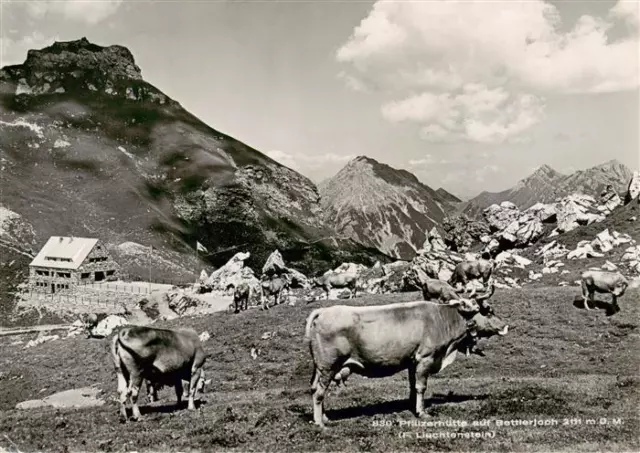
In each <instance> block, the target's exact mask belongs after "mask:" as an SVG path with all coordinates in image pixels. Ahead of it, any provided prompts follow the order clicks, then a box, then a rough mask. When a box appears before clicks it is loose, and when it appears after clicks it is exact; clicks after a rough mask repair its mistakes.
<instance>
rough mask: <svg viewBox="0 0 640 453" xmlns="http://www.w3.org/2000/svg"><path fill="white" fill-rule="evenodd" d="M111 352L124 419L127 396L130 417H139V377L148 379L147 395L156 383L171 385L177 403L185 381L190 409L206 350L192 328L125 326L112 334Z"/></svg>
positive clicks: (192, 407) (193, 405)
mask: <svg viewBox="0 0 640 453" xmlns="http://www.w3.org/2000/svg"><path fill="white" fill-rule="evenodd" d="M111 354H112V357H113V363H114V366H115V370H116V375H117V377H118V394H119V401H120V413H121V415H122V417H123V418H124V420H126V419H127V408H126V403H127V399H129V398H130V399H131V406H132V411H133V419H134V420H138V419H140V417H141V415H140V409H139V408H138V393H139V391H140V386H141V385H142V381H143V380H146V381H147V382H148V383H150V384H151V385H150V388H149V387H148V390H150V397H151V398H154V397H156V390H157V388H158V387H161V386H164V385H172V386H174V387H175V391H176V398H177V405H178V406H180V403H181V399H182V393H183V388H182V381H183V380H185V381H187V382H188V383H189V386H188V395H189V404H188V408H189V409H190V410H195V404H194V398H195V396H196V393H197V391H198V387H200V382H199V381H200V380H201V378H202V377H203V371H202V367H203V365H204V362H205V360H206V354H205V352H204V350H203V348H202V344H201V343H200V339H199V338H198V334H197V333H196V332H195V331H193V330H190V329H189V330H186V329H184V330H182V329H181V330H168V329H156V328H152V327H143V326H126V327H123V328H122V329H120V330H119V331H118V333H117V334H115V335H114V337H113V340H112V342H111Z"/></svg>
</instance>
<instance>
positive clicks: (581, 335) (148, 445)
mask: <svg viewBox="0 0 640 453" xmlns="http://www.w3.org/2000/svg"><path fill="white" fill-rule="evenodd" d="M578 294H579V290H578V289H577V288H576V287H568V288H560V287H535V288H526V289H509V290H498V291H496V294H495V295H494V297H493V298H492V300H491V303H492V306H493V308H494V310H495V312H496V313H497V314H498V316H500V317H502V318H503V319H504V320H506V321H507V322H508V323H509V325H510V326H512V329H510V330H509V333H508V334H507V335H506V336H504V337H500V338H496V337H494V338H490V339H483V340H481V342H482V343H481V344H482V348H483V350H484V353H485V357H480V356H476V355H471V356H470V357H465V356H464V355H462V354H458V358H457V359H456V361H455V362H454V363H453V364H451V365H450V366H449V367H447V368H446V369H444V370H442V371H441V372H440V373H438V374H436V375H434V376H430V377H429V382H428V387H427V392H426V404H427V405H428V409H427V412H428V414H429V418H428V419H427V420H426V422H435V423H442V424H444V423H446V422H451V421H465V422H467V423H468V425H467V426H466V427H462V426H455V425H454V426H452V427H450V426H443V425H427V426H425V425H422V426H416V425H413V426H411V425H404V426H403V425H401V423H402V422H416V418H415V417H414V415H413V414H412V413H411V412H410V407H409V405H408V403H407V397H408V395H409V389H408V382H407V374H406V373H405V372H401V373H398V374H396V375H394V376H392V377H385V378H381V379H371V378H370V379H364V378H362V377H360V376H356V375H353V376H351V377H350V378H349V380H348V381H347V385H346V386H345V387H342V388H340V389H337V390H336V388H335V387H334V386H333V385H332V386H331V388H330V391H329V392H328V395H327V398H326V400H325V404H326V410H327V416H328V417H329V419H330V420H332V421H331V422H330V423H329V424H328V425H327V426H328V428H327V429H326V430H324V431H323V430H320V429H318V428H317V427H315V426H314V425H312V424H310V423H309V421H310V420H311V417H312V402H311V394H310V389H309V385H310V384H309V381H310V378H311V373H312V361H311V358H310V356H309V349H308V347H307V345H306V343H305V342H304V341H303V336H304V326H305V320H306V318H307V316H308V315H309V313H310V311H311V310H312V309H314V308H317V307H318V306H328V305H332V304H335V303H336V301H323V302H318V303H314V304H312V305H311V306H309V305H298V306H294V307H287V306H280V307H276V308H274V309H272V310H269V311H266V312H263V311H259V310H249V311H247V312H243V313H241V314H239V315H230V314H228V313H216V314H213V315H208V316H202V317H193V318H181V319H177V320H174V321H170V322H160V323H158V324H159V326H167V325H168V326H172V327H174V328H176V327H190V328H194V329H196V331H197V332H198V333H200V332H202V331H205V330H206V331H208V332H209V333H210V334H211V335H212V338H211V339H210V340H209V341H207V342H206V343H205V344H204V348H205V350H206V352H207V353H208V354H210V356H209V359H208V360H207V362H206V363H205V365H204V369H205V372H206V375H207V377H208V378H210V379H211V384H210V386H209V387H207V391H206V393H205V394H204V395H202V396H201V398H200V400H201V403H200V404H199V405H198V410H197V411H196V412H189V411H188V410H187V409H186V407H185V406H186V404H185V403H184V402H183V405H182V406H181V408H180V409H178V410H177V411H176V409H175V395H174V393H173V391H172V390H173V389H171V388H166V389H164V390H163V391H162V392H160V401H159V402H157V403H153V404H148V403H147V400H146V395H144V393H145V391H144V390H143V391H142V393H141V395H140V399H139V401H140V405H141V410H142V413H143V417H144V418H143V420H142V421H140V422H138V423H133V422H129V423H125V424H121V423H119V422H118V407H117V402H116V398H115V397H116V382H115V378H114V373H113V369H112V367H111V366H107V365H106V364H107V363H109V360H110V358H109V353H108V344H109V339H103V340H87V339H85V338H83V337H82V336H78V337H75V338H69V339H60V340H56V341H52V342H49V343H45V344H42V345H39V346H36V347H34V348H31V349H28V350H24V349H23V347H24V344H18V345H11V343H12V342H14V341H16V340H18V337H4V338H0V347H2V348H3V354H2V356H1V357H0V369H2V372H3V376H5V378H4V381H3V385H2V386H0V411H2V412H1V414H2V417H0V433H6V436H0V449H1V448H3V447H4V448H9V449H10V450H11V451H13V449H14V448H16V449H17V448H19V450H20V451H134V450H135V451H159V450H161V451H191V450H203V451H212V450H216V451H221V450H225V451H226V450H234V451H235V450H238V451H345V452H346V451H348V452H352V451H353V452H356V451H372V452H388V451H476V452H480V451H487V452H489V451H519V452H524V451H530V452H534V451H535V452H544V451H564V452H592V451H610V452H614V451H620V452H623V451H638V449H639V448H640V445H639V443H638V436H637V433H638V428H639V425H638V422H639V421H638V411H637V407H638V401H639V399H638V398H639V390H640V382H639V379H638V375H637V354H636V353H637V350H638V325H639V323H638V319H639V318H638V314H639V307H638V305H637V304H634V303H632V302H633V301H634V298H635V299H636V300H637V297H638V295H639V293H638V290H637V289H633V290H629V291H628V293H627V296H626V298H625V299H623V301H622V302H621V306H622V311H621V312H619V313H617V314H614V315H613V316H606V315H605V313H603V311H601V310H593V311H589V312H588V311H586V310H582V309H578V308H576V307H575V306H574V300H575V299H576V298H577V297H578ZM417 297H418V294H417V293H406V294H395V295H387V296H368V297H365V298H359V299H355V300H351V301H346V302H345V301H341V303H347V304H349V305H365V304H366V305H371V304H381V303H397V302H401V301H408V300H415V298H417ZM598 298H599V299H606V297H602V296H599V297H598ZM266 333H268V335H265V334H266ZM33 336H34V334H31V335H25V336H23V337H22V338H20V339H19V340H22V341H23V342H25V343H26V342H27V341H28V340H29V339H31V338H32V337H33ZM252 349H253V350H254V351H255V354H256V355H255V356H254V357H253V358H252V355H251V351H252ZM70 350H73V351H74V352H75V353H74V354H72V355H70V354H69V351H70ZM83 386H95V387H97V388H99V389H100V390H102V391H103V392H104V393H103V394H102V395H101V397H102V398H103V399H104V400H106V403H105V404H104V405H103V406H101V407H94V408H88V409H75V410H69V409H67V410H61V409H56V408H49V407H45V408H39V409H27V410H18V409H15V405H16V404H17V403H19V402H21V401H25V400H30V399H34V398H43V397H46V396H49V395H51V394H53V393H55V392H59V391H61V390H68V389H72V388H77V387H83ZM533 419H538V420H557V421H558V423H557V424H554V425H551V426H531V425H528V426H526V425H524V426H523V425H520V426H504V425H502V426H500V425H498V421H502V420H518V421H520V420H523V421H526V420H533ZM565 419H577V420H579V421H580V423H577V424H574V425H571V426H566V425H564V424H563V420H565ZM588 419H594V420H598V423H596V424H593V425H590V424H588V423H586V420H588ZM602 419H605V420H608V421H609V423H602V422H600V420H602ZM619 419H620V420H622V423H615V422H614V420H619ZM480 421H487V423H488V424H487V425H485V426H483V427H481V428H478V427H475V426H471V423H473V422H480ZM486 431H489V432H492V433H493V436H491V437H490V438H489V437H484V438H468V437H467V438H464V437H463V436H462V434H469V433H471V434H472V433H474V432H486ZM403 432H404V433H406V434H407V435H406V436H405V437H401V436H400V434H401V433H403ZM437 433H447V434H449V433H451V434H453V433H460V434H461V435H460V436H459V438H452V437H450V436H448V437H446V438H445V437H440V438H436V437H433V438H428V437H427V436H426V435H429V434H437ZM416 434H421V435H422V437H418V436H416ZM9 441H10V442H11V444H10V443H9Z"/></svg>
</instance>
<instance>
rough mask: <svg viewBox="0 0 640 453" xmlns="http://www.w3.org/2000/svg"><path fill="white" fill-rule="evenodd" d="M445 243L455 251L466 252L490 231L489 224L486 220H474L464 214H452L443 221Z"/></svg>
mask: <svg viewBox="0 0 640 453" xmlns="http://www.w3.org/2000/svg"><path fill="white" fill-rule="evenodd" d="M442 229H443V230H444V235H443V239H444V242H445V244H446V245H447V246H448V247H449V248H451V250H453V251H455V252H465V251H467V250H469V248H470V247H471V246H472V245H473V244H474V243H477V242H482V240H483V238H485V237H488V235H489V233H490V228H489V225H488V224H486V223H485V222H482V221H478V220H472V219H470V218H469V217H468V216H466V215H464V214H460V215H450V216H447V217H445V219H444V221H443V222H442Z"/></svg>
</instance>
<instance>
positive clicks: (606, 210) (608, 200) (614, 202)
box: [597, 184, 622, 215]
mask: <svg viewBox="0 0 640 453" xmlns="http://www.w3.org/2000/svg"><path fill="white" fill-rule="evenodd" d="M621 204H622V199H621V198H620V196H619V195H618V192H616V190H615V189H614V188H613V186H612V185H610V184H609V185H608V186H607V188H606V189H605V190H604V191H603V192H602V193H601V194H600V205H599V206H598V208H597V209H598V211H600V212H601V213H603V214H604V215H609V214H611V213H612V212H613V210H614V209H615V208H617V207H618V206H620V205H621Z"/></svg>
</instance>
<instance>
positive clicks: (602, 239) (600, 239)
mask: <svg viewBox="0 0 640 453" xmlns="http://www.w3.org/2000/svg"><path fill="white" fill-rule="evenodd" d="M613 241H614V238H613V236H611V234H610V233H609V229H608V228H607V229H606V230H604V231H601V232H600V233H598V234H597V235H596V238H595V239H594V240H593V241H591V246H592V247H593V249H594V250H599V251H601V252H603V253H606V252H608V251H609V250H613Z"/></svg>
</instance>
